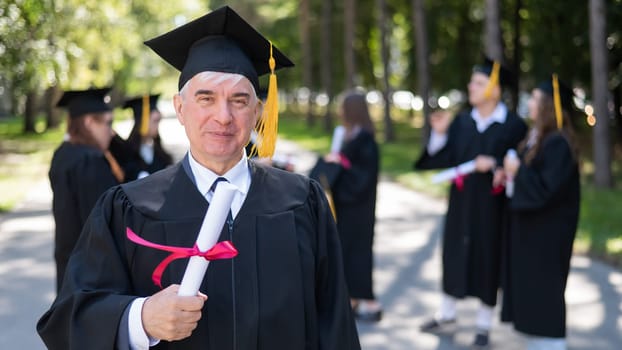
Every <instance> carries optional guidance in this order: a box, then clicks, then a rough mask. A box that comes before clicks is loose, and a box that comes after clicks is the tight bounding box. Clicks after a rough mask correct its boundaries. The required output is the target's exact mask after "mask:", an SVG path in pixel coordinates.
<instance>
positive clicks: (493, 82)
mask: <svg viewBox="0 0 622 350" xmlns="http://www.w3.org/2000/svg"><path fill="white" fill-rule="evenodd" d="M499 69H501V65H500V64H499V62H498V61H494V63H493V64H492V72H490V80H488V85H486V90H484V97H486V98H490V95H491V94H492V89H493V88H494V87H495V86H497V85H498V84H499Z"/></svg>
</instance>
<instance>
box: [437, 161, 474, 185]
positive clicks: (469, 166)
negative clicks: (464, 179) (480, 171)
mask: <svg viewBox="0 0 622 350" xmlns="http://www.w3.org/2000/svg"><path fill="white" fill-rule="evenodd" d="M474 171H475V160H470V161H468V162H465V163H462V164H460V165H458V166H457V167H453V168H449V169H447V170H443V171H441V172H440V173H438V174H435V175H434V176H432V183H439V182H443V181H449V180H453V179H455V178H456V177H457V176H458V175H466V174H470V173H472V172H474Z"/></svg>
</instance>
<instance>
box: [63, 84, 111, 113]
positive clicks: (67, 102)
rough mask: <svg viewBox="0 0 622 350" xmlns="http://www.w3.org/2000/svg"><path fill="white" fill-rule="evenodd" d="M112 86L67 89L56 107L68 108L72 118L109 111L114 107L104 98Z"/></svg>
mask: <svg viewBox="0 0 622 350" xmlns="http://www.w3.org/2000/svg"><path fill="white" fill-rule="evenodd" d="M110 89H111V88H110V87H106V88H101V89H88V90H72V91H65V92H64V93H63V96H61V98H60V100H58V102H57V103H56V107H62V108H67V110H68V111H69V117H70V118H77V117H80V116H83V115H85V114H88V113H99V112H109V111H111V110H112V109H111V108H110V106H108V104H106V102H104V98H105V96H106V94H108V92H109V91H110Z"/></svg>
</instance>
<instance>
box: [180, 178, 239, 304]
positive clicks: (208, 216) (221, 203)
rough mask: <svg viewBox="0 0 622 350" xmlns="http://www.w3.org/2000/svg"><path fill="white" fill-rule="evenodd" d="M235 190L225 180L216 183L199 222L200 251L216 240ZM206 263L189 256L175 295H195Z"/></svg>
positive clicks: (196, 257) (197, 241)
mask: <svg viewBox="0 0 622 350" xmlns="http://www.w3.org/2000/svg"><path fill="white" fill-rule="evenodd" d="M236 190H237V189H236V187H235V186H233V185H231V184H230V183H228V182H225V181H222V182H219V183H218V185H216V190H215V191H214V196H213V197H212V201H211V202H210V205H209V207H208V208H207V212H206V213H205V217H204V218H203V224H201V229H200V230H199V235H198V236H197V240H196V243H197V247H199V250H200V251H201V252H205V251H206V250H209V249H211V248H212V247H213V246H214V245H215V244H216V243H217V242H218V237H219V236H220V232H221V231H222V227H223V225H224V224H225V221H226V220H227V215H228V214H229V210H230V209H231V202H232V201H233V195H234V194H235V191H236ZM208 265H209V261H208V260H206V259H204V258H203V257H200V256H193V257H190V261H188V266H186V272H184V277H183V278H182V280H181V286H179V291H178V292H177V295H179V296H194V295H197V292H198V291H199V287H201V283H202V282H203V277H204V276H205V271H207V266H208Z"/></svg>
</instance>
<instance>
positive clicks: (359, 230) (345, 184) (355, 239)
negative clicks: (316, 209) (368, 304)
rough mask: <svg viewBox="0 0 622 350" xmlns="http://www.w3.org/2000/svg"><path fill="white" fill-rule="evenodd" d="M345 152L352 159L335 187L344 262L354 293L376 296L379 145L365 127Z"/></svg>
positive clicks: (348, 143) (360, 296) (343, 169)
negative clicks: (373, 277) (374, 248)
mask: <svg viewBox="0 0 622 350" xmlns="http://www.w3.org/2000/svg"><path fill="white" fill-rule="evenodd" d="M341 153H342V154H343V155H344V156H345V157H346V158H347V159H348V160H349V161H350V165H351V167H350V168H349V169H345V168H342V169H341V171H340V172H339V175H338V177H337V179H336V181H335V183H334V184H333V186H332V189H331V191H332V194H333V200H334V203H335V212H336V213H337V228H338V231H339V237H340V238H341V248H342V250H343V265H344V271H345V276H346V281H347V284H348V289H349V292H350V296H351V297H352V298H355V299H374V298H375V297H374V293H373V288H372V270H373V252H372V248H373V240H374V225H375V222H376V186H377V184H378V170H379V155H378V145H377V144H376V141H375V140H374V137H373V135H372V134H371V133H369V132H367V131H365V130H362V131H361V132H359V134H358V135H356V136H355V137H354V138H353V139H352V140H349V141H346V142H345V143H344V145H343V147H342V149H341Z"/></svg>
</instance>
